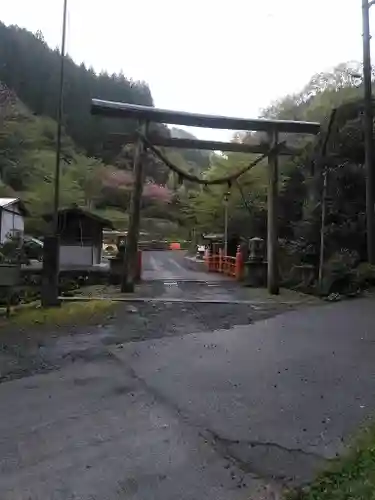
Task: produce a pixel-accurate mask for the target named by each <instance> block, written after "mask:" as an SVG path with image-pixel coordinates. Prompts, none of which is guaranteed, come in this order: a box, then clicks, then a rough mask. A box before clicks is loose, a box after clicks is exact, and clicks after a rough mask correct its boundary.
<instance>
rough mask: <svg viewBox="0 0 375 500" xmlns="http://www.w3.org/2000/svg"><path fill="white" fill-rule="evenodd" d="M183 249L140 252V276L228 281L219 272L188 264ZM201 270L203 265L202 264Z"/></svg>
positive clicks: (144, 277)
mask: <svg viewBox="0 0 375 500" xmlns="http://www.w3.org/2000/svg"><path fill="white" fill-rule="evenodd" d="M185 255H186V253H185V252H184V251H160V252H146V251H145V252H143V253H142V278H143V279H144V280H146V281H147V280H177V281H178V280H180V281H186V280H190V281H194V280H195V281H203V282H204V281H206V280H209V281H228V279H227V278H226V277H225V276H222V275H220V274H216V273H211V274H207V273H206V272H200V271H198V270H197V269H198V267H199V266H195V270H194V267H193V266H188V261H187V260H186V258H185ZM202 270H203V265H202Z"/></svg>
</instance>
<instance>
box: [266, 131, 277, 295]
mask: <svg viewBox="0 0 375 500" xmlns="http://www.w3.org/2000/svg"><path fill="white" fill-rule="evenodd" d="M277 142H278V133H277V131H276V130H274V131H273V132H271V133H270V134H269V143H270V147H271V148H273V147H275V146H276V144H277ZM267 198H268V199H267V202H268V213H267V260H268V273H267V284H268V291H269V293H271V294H272V295H278V294H279V269H278V259H277V256H278V255H277V254H278V230H277V226H278V221H277V217H278V215H277V212H278V209H277V202H278V153H277V152H274V153H272V154H271V155H269V156H268V196H267Z"/></svg>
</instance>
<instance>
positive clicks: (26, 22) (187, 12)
mask: <svg viewBox="0 0 375 500" xmlns="http://www.w3.org/2000/svg"><path fill="white" fill-rule="evenodd" d="M1 4H2V5H1V10H0V19H1V21H2V22H4V23H5V24H17V25H18V26H21V27H24V28H27V29H28V30H30V31H32V32H36V31H37V30H41V31H42V33H43V35H44V38H45V40H46V42H47V43H48V44H49V45H50V46H52V47H53V48H54V47H56V46H60V44H61V20H62V4H63V0H8V1H5V0H3V1H2V2H1ZM372 11H373V12H371V11H370V18H371V21H372V26H373V27H374V29H373V31H374V30H375V24H374V23H375V6H374V7H373V9H372ZM361 34H362V25H361V0H313V1H312V0H105V1H102V0H68V27H67V51H68V53H69V54H70V56H71V57H72V58H73V59H74V60H75V61H76V62H77V63H81V62H85V64H86V65H88V66H92V67H93V68H94V69H95V71H97V72H99V71H101V70H107V71H108V72H109V73H112V72H119V71H120V70H122V71H123V73H124V74H125V75H126V76H128V77H131V78H132V79H135V80H144V81H146V82H147V83H148V84H149V86H150V89H151V92H152V96H153V98H154V103H155V106H157V107H161V108H167V109H176V110H185V111H192V112H199V113H210V114H220V115H228V116H238V117H244V118H254V117H257V116H258V115H259V113H260V110H261V109H262V108H264V107H266V106H268V105H269V104H270V103H271V102H273V101H274V100H276V99H278V98H281V97H283V96H284V95H286V94H288V93H293V92H296V91H298V90H300V89H301V88H302V87H303V86H304V85H305V84H306V83H307V82H308V81H309V79H310V77H311V76H312V75H313V74H315V73H317V72H321V71H325V70H329V69H331V68H332V67H334V66H335V65H337V64H339V63H340V62H345V61H351V60H360V59H361V53H362V36H361ZM373 49H374V47H373ZM374 57H375V56H374ZM194 133H195V134H196V135H198V136H199V137H201V138H212V139H214V138H217V139H219V140H220V139H223V138H224V136H227V135H228V133H226V132H220V131H210V130H207V131H204V130H203V129H198V130H194Z"/></svg>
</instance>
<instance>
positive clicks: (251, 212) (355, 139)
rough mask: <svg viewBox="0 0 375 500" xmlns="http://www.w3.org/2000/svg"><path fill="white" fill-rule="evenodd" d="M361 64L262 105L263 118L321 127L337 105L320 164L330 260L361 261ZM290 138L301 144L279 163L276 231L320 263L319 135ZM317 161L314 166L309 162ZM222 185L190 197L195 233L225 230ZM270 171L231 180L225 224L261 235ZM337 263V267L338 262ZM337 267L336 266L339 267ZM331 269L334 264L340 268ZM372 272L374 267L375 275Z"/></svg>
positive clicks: (225, 159)
mask: <svg viewBox="0 0 375 500" xmlns="http://www.w3.org/2000/svg"><path fill="white" fill-rule="evenodd" d="M360 72H361V68H360V65H358V64H353V63H350V64H349V63H348V64H341V65H339V66H338V67H337V68H335V69H334V70H333V71H332V72H328V73H321V74H317V75H314V76H313V77H312V79H311V80H310V82H308V84H307V85H306V87H305V88H303V89H302V91H301V92H300V93H297V94H295V95H288V96H286V97H285V98H283V99H281V100H280V101H279V102H276V103H274V104H272V105H271V106H270V107H269V108H268V109H265V110H264V112H263V116H264V117H269V118H277V119H294V120H307V121H308V120H311V121H318V122H321V123H322V127H323V131H324V129H325V127H326V125H327V119H328V117H329V116H330V114H331V111H332V109H333V108H337V109H338V111H337V115H336V120H335V123H334V127H333V133H332V136H331V139H330V142H329V144H328V156H327V158H325V162H324V166H328V167H329V171H328V196H327V218H326V224H325V230H324V231H325V236H326V238H325V247H326V248H325V259H326V261H327V266H331V267H332V268H335V266H336V268H337V269H342V268H343V267H344V268H349V269H350V268H352V267H353V266H355V265H357V264H358V262H360V261H363V260H366V225H365V219H366V217H365V208H366V207H365V199H366V195H365V172H364V167H363V162H364V144H363V133H362V125H361V112H360V101H361V99H362V96H363V88H362V86H361V82H360V81H359V80H358V77H356V76H353V75H356V74H358V73H360ZM261 139H262V137H261V135H260V134H242V135H241V134H239V135H237V137H236V140H239V141H244V142H258V141H259V140H261ZM288 143H289V144H291V145H297V144H298V146H299V147H301V148H302V150H303V152H302V153H301V154H299V155H297V156H295V157H294V158H285V159H283V160H282V161H281V164H280V186H279V189H280V199H279V206H278V214H279V231H280V237H281V238H282V239H283V240H284V242H285V245H284V250H287V254H288V255H289V257H290V256H291V255H292V256H293V258H292V261H293V259H295V261H294V262H295V263H298V262H301V261H302V262H309V263H312V264H314V265H317V262H318V258H319V245H320V227H321V203H322V170H321V168H322V165H321V166H320V168H319V165H316V164H314V158H315V156H314V148H313V147H312V146H314V145H316V140H312V139H311V138H310V139H309V138H306V137H300V138H298V137H296V136H289V137H288ZM250 160H251V158H250V157H249V155H243V154H235V153H230V154H228V155H227V156H214V157H213V158H212V161H211V166H210V169H209V170H208V171H207V175H208V176H217V175H219V174H222V173H223V172H224V171H225V172H228V171H230V170H233V169H237V168H238V167H239V166H245V165H246V164H247V163H248V162H249V161H250ZM314 166H315V168H314ZM227 189H228V188H227V186H222V187H216V188H210V190H209V191H207V190H205V191H201V192H200V193H197V195H196V196H194V198H193V200H191V205H190V209H191V212H190V213H191V214H192V217H193V219H194V221H195V225H196V228H197V233H198V234H199V233H201V232H204V231H223V227H224V208H223V196H224V192H225V191H227ZM266 227H267V170H266V163H263V164H260V165H258V166H257V167H256V168H254V169H252V170H251V171H250V172H248V173H247V174H246V175H244V176H243V177H241V179H240V182H239V186H238V185H237V184H235V185H233V186H232V188H231V196H230V200H229V230H230V232H232V233H236V234H241V235H243V236H261V237H264V238H265V237H266ZM337 266H338V267H337ZM336 268H335V269H336ZM337 269H336V270H337ZM374 276H375V274H374Z"/></svg>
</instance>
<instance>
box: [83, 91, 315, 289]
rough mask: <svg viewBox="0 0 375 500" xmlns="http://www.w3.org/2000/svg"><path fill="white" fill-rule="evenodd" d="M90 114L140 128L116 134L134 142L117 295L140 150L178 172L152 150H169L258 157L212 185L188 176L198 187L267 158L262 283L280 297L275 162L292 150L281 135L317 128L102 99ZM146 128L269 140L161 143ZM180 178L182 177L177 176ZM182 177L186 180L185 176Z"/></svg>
mask: <svg viewBox="0 0 375 500" xmlns="http://www.w3.org/2000/svg"><path fill="white" fill-rule="evenodd" d="M91 113H92V114H94V115H101V116H105V117H112V118H122V119H133V120H136V121H137V122H138V123H139V131H138V132H137V133H135V134H128V135H121V134H119V138H120V139H121V140H122V143H123V144H126V143H135V144H136V149H135V152H134V161H133V169H134V189H133V192H132V198H131V206H130V218H129V230H128V238H127V247H126V258H125V263H124V280H123V282H122V287H121V291H122V292H133V291H134V282H135V278H136V276H135V275H136V267H137V249H138V237H139V223H140V206H141V196H142V190H143V165H142V153H143V151H144V150H145V149H150V150H151V151H152V152H153V153H154V154H155V155H156V156H158V157H159V158H160V159H161V160H162V161H164V163H165V164H166V165H167V166H168V167H170V168H172V169H173V170H178V169H177V168H176V167H175V166H174V165H173V164H172V163H171V162H170V161H169V160H168V159H167V158H165V156H164V155H163V154H162V153H161V152H160V151H159V150H158V149H157V147H156V146H161V147H172V148H181V149H204V150H211V151H215V150H218V151H233V152H242V153H257V154H261V155H262V156H260V157H259V158H258V159H257V160H255V162H253V163H252V164H250V165H249V166H248V167H247V168H245V169H243V170H242V171H240V172H237V173H236V174H233V175H230V176H227V177H225V178H221V179H216V180H210V181H208V180H205V179H198V178H195V177H194V176H192V177H194V178H193V179H192V178H191V176H190V180H193V181H196V182H199V183H200V184H221V183H225V182H228V181H230V180H232V179H236V178H238V177H239V176H240V175H242V174H243V173H245V171H247V170H249V169H250V168H251V167H252V166H253V165H254V164H256V163H259V161H261V160H262V159H263V158H264V157H266V156H267V157H268V172H269V175H268V197H267V203H268V212H267V262H268V272H267V282H268V290H269V292H270V293H271V294H273V295H277V294H278V293H279V276H278V258H277V256H278V252H277V248H278V230H277V201H278V157H279V154H282V155H290V154H295V153H296V152H297V151H296V150H292V149H290V148H287V147H286V145H285V143H279V142H278V140H279V134H280V133H283V134H284V133H293V134H312V135H316V134H318V132H319V130H320V124H319V123H315V122H299V121H291V120H266V119H247V118H231V117H226V116H214V115H203V114H197V113H187V112H184V111H171V110H165V109H159V108H154V107H151V106H140V105H136V104H128V103H122V102H113V101H104V100H101V99H92V104H91ZM149 123H164V124H168V125H185V126H191V127H203V128H215V129H226V130H233V131H234V130H237V131H246V132H250V131H257V132H258V131H260V132H266V133H267V135H268V143H267V144H256V145H249V144H240V143H234V142H218V141H206V140H200V139H178V138H170V137H168V138H166V137H161V136H156V135H155V134H150V133H149V132H148V124H149ZM179 173H180V174H181V172H179ZM183 175H184V176H185V177H187V178H189V175H188V174H185V173H183Z"/></svg>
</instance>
